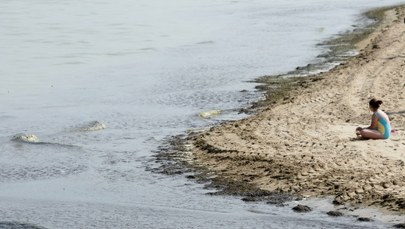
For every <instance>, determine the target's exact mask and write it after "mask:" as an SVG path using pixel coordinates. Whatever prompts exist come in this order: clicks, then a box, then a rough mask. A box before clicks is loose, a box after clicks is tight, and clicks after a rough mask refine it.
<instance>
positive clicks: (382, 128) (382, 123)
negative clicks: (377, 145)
mask: <svg viewBox="0 0 405 229" xmlns="http://www.w3.org/2000/svg"><path fill="white" fill-rule="evenodd" d="M376 115H377V117H378V122H377V130H378V131H379V132H380V133H382V134H383V135H384V139H388V138H389V137H390V135H391V126H390V124H389V122H388V120H386V119H385V118H384V117H382V116H381V115H380V113H378V112H376Z"/></svg>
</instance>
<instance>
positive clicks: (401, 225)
mask: <svg viewBox="0 0 405 229" xmlns="http://www.w3.org/2000/svg"><path fill="white" fill-rule="evenodd" d="M394 227H395V228H405V223H398V224H395V225H394Z"/></svg>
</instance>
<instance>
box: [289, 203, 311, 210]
mask: <svg viewBox="0 0 405 229" xmlns="http://www.w3.org/2000/svg"><path fill="white" fill-rule="evenodd" d="M292 210H294V211H295V212H310V211H312V209H311V208H310V207H308V206H306V205H301V204H298V205H297V206H295V207H293V208H292Z"/></svg>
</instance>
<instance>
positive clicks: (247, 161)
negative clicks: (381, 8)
mask: <svg viewBox="0 0 405 229" xmlns="http://www.w3.org/2000/svg"><path fill="white" fill-rule="evenodd" d="M385 14H386V15H385V17H384V21H383V22H382V23H381V24H380V25H379V27H378V28H377V29H376V30H375V31H374V32H373V33H372V34H371V35H369V36H368V37H367V38H365V39H363V40H361V41H360V42H358V43H357V47H358V50H359V52H360V54H359V55H358V56H356V57H355V58H352V59H350V60H349V61H347V62H346V63H345V64H342V65H340V66H338V67H336V68H334V69H333V70H331V71H329V72H327V73H322V74H320V75H317V76H313V77H311V78H306V79H305V80H302V81H300V82H299V83H297V85H295V86H294V87H292V88H290V90H289V91H288V93H286V94H284V95H283V96H282V97H281V98H279V99H277V100H276V101H272V102H269V103H268V104H267V105H266V107H265V108H263V109H262V110H261V111H260V112H258V114H255V115H253V116H251V117H249V118H246V119H243V120H240V121H232V122H226V123H223V124H221V125H219V126H215V127H212V128H211V129H210V130H208V131H205V132H202V133H199V134H197V135H195V136H193V137H192V140H191V142H192V145H193V147H192V157H190V158H191V160H192V163H193V164H194V165H198V166H200V167H201V166H202V167H204V168H206V169H208V170H209V171H212V172H214V173H215V174H218V175H219V176H220V177H222V178H223V179H227V180H229V181H235V182H243V183H245V184H247V185H249V186H251V187H256V188H259V189H262V190H266V191H277V192H283V193H290V194H293V195H302V196H307V197H329V196H332V197H333V198H334V203H335V204H337V205H340V204H346V203H351V204H360V205H362V206H376V207H382V208H383V209H386V210H390V211H400V212H405V155H404V154H405V70H404V69H405V24H404V17H405V8H404V7H397V8H395V9H392V10H388V11H386V13H385ZM372 97H377V98H380V99H382V100H383V102H384V104H383V105H382V107H381V108H382V110H384V111H386V112H387V113H388V114H389V116H390V119H391V123H392V126H393V128H394V129H396V130H397V133H396V134H394V135H392V137H391V139H389V140H359V139H357V138H356V135H355V128H356V127H358V126H363V127H365V126H368V125H369V123H370V114H369V110H368V101H369V99H370V98H372Z"/></svg>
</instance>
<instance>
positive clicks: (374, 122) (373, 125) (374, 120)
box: [369, 113, 378, 129]
mask: <svg viewBox="0 0 405 229" xmlns="http://www.w3.org/2000/svg"><path fill="white" fill-rule="evenodd" d="M377 122H378V116H377V114H376V113H374V114H373V116H372V117H371V125H370V127H369V128H370V129H377Z"/></svg>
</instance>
